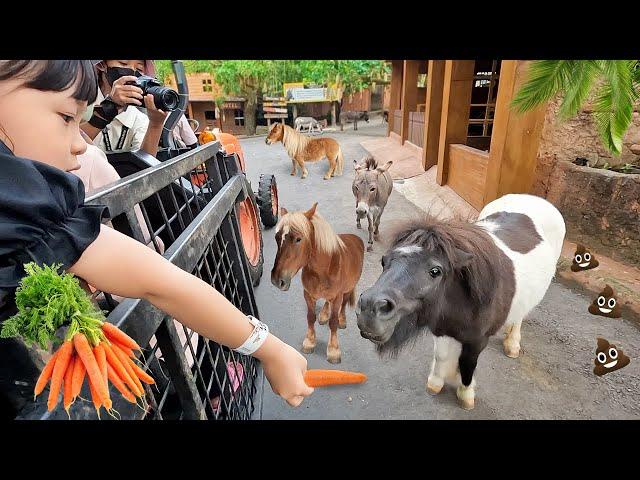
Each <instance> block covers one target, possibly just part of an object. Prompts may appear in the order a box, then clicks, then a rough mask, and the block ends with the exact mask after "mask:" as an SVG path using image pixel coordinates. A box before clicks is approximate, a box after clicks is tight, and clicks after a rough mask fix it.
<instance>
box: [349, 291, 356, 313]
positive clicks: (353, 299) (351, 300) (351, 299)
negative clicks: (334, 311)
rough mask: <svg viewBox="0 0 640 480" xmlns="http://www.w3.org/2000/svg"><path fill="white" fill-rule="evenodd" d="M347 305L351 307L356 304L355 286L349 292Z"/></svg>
mask: <svg viewBox="0 0 640 480" xmlns="http://www.w3.org/2000/svg"><path fill="white" fill-rule="evenodd" d="M348 305H349V306H350V307H351V308H353V307H355V306H356V287H353V290H351V291H350V292H349V301H348Z"/></svg>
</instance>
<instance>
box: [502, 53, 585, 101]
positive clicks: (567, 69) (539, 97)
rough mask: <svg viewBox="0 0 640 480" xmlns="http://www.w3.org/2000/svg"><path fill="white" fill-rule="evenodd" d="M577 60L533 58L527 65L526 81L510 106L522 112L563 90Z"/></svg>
mask: <svg viewBox="0 0 640 480" xmlns="http://www.w3.org/2000/svg"><path fill="white" fill-rule="evenodd" d="M579 63H580V61H579V60H535V61H533V62H531V64H530V65H529V71H528V78H527V81H526V82H525V83H524V85H522V87H521V88H520V90H519V91H518V93H517V94H516V96H515V98H514V99H513V100H512V102H511V106H512V107H513V108H515V109H516V111H518V112H520V113H523V112H526V111H529V110H533V109H534V108H536V107H537V106H539V105H541V104H542V103H544V102H546V101H548V100H549V99H551V98H552V97H553V96H554V95H555V94H557V93H558V92H560V91H564V90H565V89H566V88H567V87H568V86H569V85H570V84H571V79H572V78H573V76H574V72H575V71H576V69H577V68H578V66H577V64H579Z"/></svg>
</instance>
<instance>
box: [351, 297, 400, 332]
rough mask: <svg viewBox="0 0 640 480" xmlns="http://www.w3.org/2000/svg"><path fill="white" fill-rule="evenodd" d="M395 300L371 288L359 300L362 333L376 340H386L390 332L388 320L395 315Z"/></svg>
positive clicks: (359, 320) (358, 312) (358, 308)
mask: <svg viewBox="0 0 640 480" xmlns="http://www.w3.org/2000/svg"><path fill="white" fill-rule="evenodd" d="M395 311H396V304H395V302H394V301H393V300H392V299H391V298H389V297H387V296H385V295H383V294H380V293H378V292H374V291H372V289H369V290H367V291H365V292H364V293H363V294H362V295H360V298H359V300H358V304H357V307H356V318H357V323H358V328H359V329H360V335H361V336H363V337H364V338H367V339H369V340H372V341H374V342H384V341H385V336H386V333H387V332H388V330H389V329H388V326H389V325H388V322H387V321H388V320H390V319H391V318H392V317H394V315H395Z"/></svg>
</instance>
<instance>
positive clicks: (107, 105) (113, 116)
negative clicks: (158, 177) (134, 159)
mask: <svg viewBox="0 0 640 480" xmlns="http://www.w3.org/2000/svg"><path fill="white" fill-rule="evenodd" d="M95 68H96V71H97V74H98V75H97V76H98V87H99V88H98V97H97V99H96V103H95V104H94V106H93V112H92V114H91V117H90V119H89V121H88V122H85V123H83V124H82V125H81V126H80V128H81V129H82V130H83V131H84V132H85V133H86V134H87V135H88V136H89V138H90V139H91V140H92V141H93V144H94V145H95V146H97V147H99V148H100V149H102V150H103V151H105V152H107V153H108V152H112V151H114V150H125V151H131V150H138V149H140V150H143V151H144V152H146V153H148V154H149V155H152V156H155V155H156V153H157V152H158V144H159V142H160V137H161V135H162V129H163V127H164V122H165V120H166V118H167V115H168V112H167V111H165V110H163V109H161V108H159V107H158V104H160V106H162V105H163V104H164V105H165V107H169V108H166V109H170V107H171V106H173V108H175V106H177V103H178V96H177V94H175V92H173V90H170V89H166V88H162V87H160V89H158V85H159V84H158V83H157V82H155V81H154V80H153V79H152V78H150V77H153V76H154V73H155V69H154V66H153V62H152V61H151V60H100V61H97V62H95ZM141 80H142V81H141ZM150 81H151V82H150ZM149 84H150V85H151V88H147V90H152V89H153V88H154V87H155V89H156V92H152V91H148V93H147V95H144V96H143V94H144V91H143V89H142V88H140V86H143V87H147V85H149ZM157 90H162V91H161V92H160V94H159V95H157V93H158V92H157ZM166 91H168V93H166ZM154 93H156V95H154ZM164 93H166V96H167V98H166V99H165V98H163V97H162V95H163V94H164ZM172 94H173V95H172ZM158 97H159V98H158ZM158 100H160V101H158ZM163 100H166V101H165V102H163ZM136 107H144V108H146V115H145V114H144V113H143V112H141V111H140V110H139V109H138V108H136Z"/></svg>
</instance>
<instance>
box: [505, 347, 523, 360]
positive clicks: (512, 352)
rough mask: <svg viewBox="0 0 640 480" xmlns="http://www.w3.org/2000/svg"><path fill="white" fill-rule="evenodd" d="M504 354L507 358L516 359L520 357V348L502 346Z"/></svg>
mask: <svg viewBox="0 0 640 480" xmlns="http://www.w3.org/2000/svg"><path fill="white" fill-rule="evenodd" d="M504 354H505V355H506V356H507V357H509V358H518V357H519V356H520V347H519V346H515V347H514V346H511V345H506V344H505V345H504Z"/></svg>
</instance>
